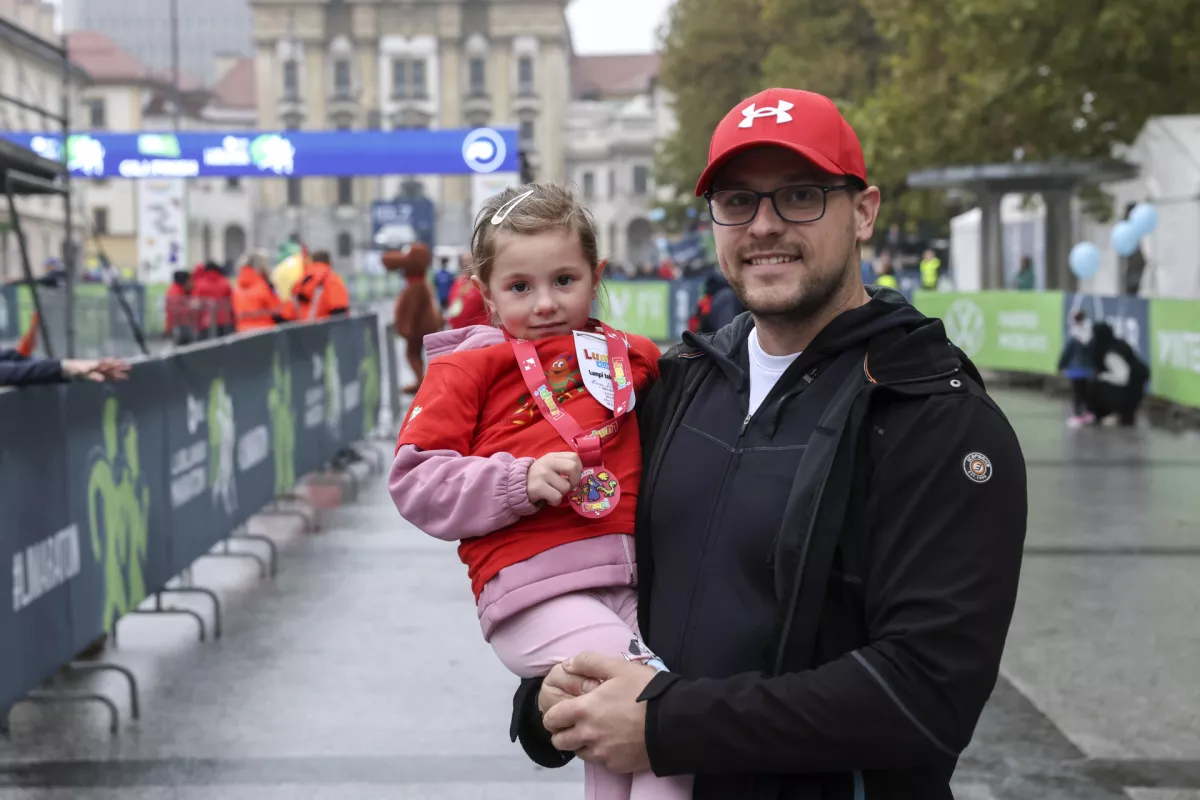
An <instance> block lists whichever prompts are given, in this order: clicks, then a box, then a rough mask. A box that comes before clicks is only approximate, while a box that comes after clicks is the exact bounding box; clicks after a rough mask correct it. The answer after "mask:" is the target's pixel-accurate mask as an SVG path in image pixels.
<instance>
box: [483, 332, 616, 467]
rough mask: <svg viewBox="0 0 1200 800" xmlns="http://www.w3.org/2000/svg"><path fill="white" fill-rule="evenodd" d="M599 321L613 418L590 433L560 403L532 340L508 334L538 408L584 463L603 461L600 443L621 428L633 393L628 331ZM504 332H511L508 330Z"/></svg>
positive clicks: (587, 464) (596, 465)
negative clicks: (609, 383) (549, 383)
mask: <svg viewBox="0 0 1200 800" xmlns="http://www.w3.org/2000/svg"><path fill="white" fill-rule="evenodd" d="M593 322H594V320H593ZM596 324H597V325H599V326H600V328H601V330H603V331H604V338H605V340H606V341H607V342H608V372H609V375H610V376H611V380H612V384H613V421H612V423H610V424H608V425H606V426H604V427H603V428H600V429H598V430H594V431H592V432H591V433H588V432H586V431H584V429H583V427H582V426H580V424H579V423H578V422H577V421H576V420H575V418H574V417H572V416H571V415H570V414H568V413H567V412H566V411H565V410H563V408H562V407H561V406H560V405H559V404H558V401H557V400H556V399H555V397H554V390H553V389H551V388H550V387H549V385H548V384H547V382H546V371H545V370H544V369H542V360H541V359H540V358H538V354H537V349H536V348H535V347H534V346H533V342H530V341H528V340H526V339H513V338H511V337H509V343H510V344H511V345H512V349H513V353H514V354H515V355H516V357H517V364H518V366H520V368H521V377H523V378H524V379H525V386H526V387H527V388H528V389H529V394H530V395H532V396H533V400H534V402H535V403H537V407H538V410H539V411H541V412H542V416H543V417H545V418H546V420H547V421H548V422H549V423H550V424H551V425H553V426H554V430H556V431H557V432H558V435H559V436H561V437H562V438H563V441H565V442H566V443H567V444H569V445H570V446H571V449H573V450H575V452H577V453H579V458H580V460H581V461H583V465H584V466H585V467H598V466H600V465H601V463H602V460H601V457H600V443H601V441H602V440H603V439H606V438H608V437H609V436H611V435H612V434H614V433H616V432H617V430H618V429H619V428H620V422H621V418H622V417H623V416H625V414H626V413H628V411H629V399H630V398H631V397H632V396H633V374H632V372H633V371H632V369H630V364H629V342H628V341H627V340H626V339H625V334H623V333H621V332H620V331H616V330H613V329H612V328H611V327H609V326H608V325H606V324H605V323H603V322H598V323H596ZM505 336H508V333H507V332H506V333H505Z"/></svg>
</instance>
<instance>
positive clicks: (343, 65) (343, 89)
mask: <svg viewBox="0 0 1200 800" xmlns="http://www.w3.org/2000/svg"><path fill="white" fill-rule="evenodd" d="M333 91H334V92H335V93H336V94H337V96H338V97H348V96H349V95H350V62H349V60H347V59H345V58H339V59H338V60H337V61H335V62H333Z"/></svg>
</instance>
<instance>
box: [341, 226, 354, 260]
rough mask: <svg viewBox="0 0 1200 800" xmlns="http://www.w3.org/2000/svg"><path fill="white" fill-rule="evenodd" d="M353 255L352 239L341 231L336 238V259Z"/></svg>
mask: <svg viewBox="0 0 1200 800" xmlns="http://www.w3.org/2000/svg"><path fill="white" fill-rule="evenodd" d="M353 253H354V239H353V237H351V236H350V234H348V233H346V232H345V231H342V232H341V233H339V234H338V238H337V254H338V258H348V257H349V256H350V255H351V254H353Z"/></svg>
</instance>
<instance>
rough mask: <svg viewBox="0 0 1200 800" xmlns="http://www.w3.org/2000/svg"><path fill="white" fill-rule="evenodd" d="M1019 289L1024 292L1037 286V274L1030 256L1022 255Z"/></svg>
mask: <svg viewBox="0 0 1200 800" xmlns="http://www.w3.org/2000/svg"><path fill="white" fill-rule="evenodd" d="M1016 285H1017V289H1018V290H1019V291H1022V292H1031V291H1033V290H1034V289H1035V288H1036V286H1037V275H1036V274H1034V271H1033V259H1032V258H1030V257H1029V256H1021V268H1020V269H1018V270H1017V280H1016Z"/></svg>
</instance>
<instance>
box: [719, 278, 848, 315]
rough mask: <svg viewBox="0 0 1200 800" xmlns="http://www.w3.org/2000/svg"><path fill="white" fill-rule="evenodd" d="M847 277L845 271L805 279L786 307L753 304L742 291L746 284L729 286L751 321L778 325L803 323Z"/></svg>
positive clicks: (733, 280)
mask: <svg viewBox="0 0 1200 800" xmlns="http://www.w3.org/2000/svg"><path fill="white" fill-rule="evenodd" d="M847 274H848V273H847V271H846V270H845V269H842V270H835V271H832V272H827V273H823V274H820V275H809V276H805V277H804V278H802V281H803V282H802V283H801V284H800V287H799V292H798V293H797V294H796V296H794V297H792V298H790V299H789V301H788V302H787V303H786V304H782V305H781V304H774V303H773V304H771V306H770V307H763V306H760V305H757V304H755V303H754V301H753V300H752V299H751V298H750V296H749V293H748V292H747V291H746V284H745V283H744V282H743V281H742V280H740V279H739V278H730V279H729V286H730V288H731V289H733V293H734V295H735V296H736V297H737V299H738V300H740V301H741V303H742V305H743V306H744V307H745V308H746V310H747V311H749V312H750V313H751V314H753V315H754V317H755V319H758V320H769V321H773V322H782V323H789V322H804V321H805V320H808V319H811V318H812V317H814V316H815V315H817V314H819V313H820V312H821V311H822V310H824V309H825V308H827V307H828V306H829V304H830V302H831V301H832V300H833V298H834V297H836V296H837V294H838V292H840V291H841V290H842V287H843V286H844V285H845V282H846V278H847ZM766 291H770V289H766ZM792 291H795V289H793V290H792Z"/></svg>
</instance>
